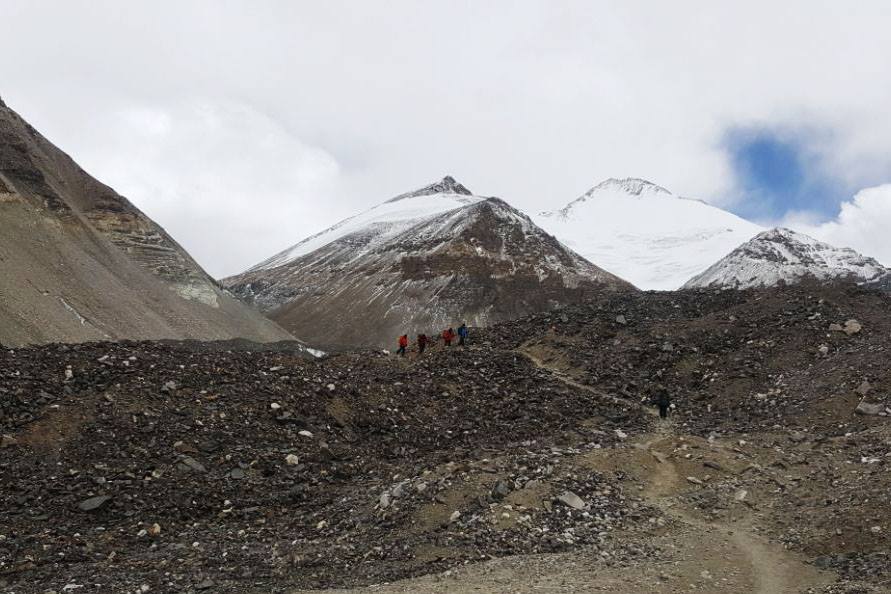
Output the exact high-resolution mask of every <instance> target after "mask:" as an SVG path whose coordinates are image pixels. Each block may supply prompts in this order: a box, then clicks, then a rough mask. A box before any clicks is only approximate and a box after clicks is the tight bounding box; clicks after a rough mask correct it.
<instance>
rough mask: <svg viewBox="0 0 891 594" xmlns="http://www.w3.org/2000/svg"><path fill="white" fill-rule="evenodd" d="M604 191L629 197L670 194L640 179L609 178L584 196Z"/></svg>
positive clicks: (660, 187)
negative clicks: (615, 191)
mask: <svg viewBox="0 0 891 594" xmlns="http://www.w3.org/2000/svg"><path fill="white" fill-rule="evenodd" d="M604 190H620V191H622V192H624V193H625V194H630V195H631V196H640V195H641V194H645V193H646V194H650V193H652V194H669V195H670V194H671V192H669V191H668V190H666V189H665V188H663V187H662V186H659V185H656V184H654V183H653V182H650V181H647V180H645V179H641V178H639V177H624V178H615V177H611V178H609V179H607V180H604V181H602V182H600V183H599V184H597V185H596V186H594V187H593V188H591V189H590V190H588V192H587V193H586V194H594V193H595V192H602V191H604Z"/></svg>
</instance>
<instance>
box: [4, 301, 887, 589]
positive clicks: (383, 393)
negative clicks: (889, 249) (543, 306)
mask: <svg viewBox="0 0 891 594" xmlns="http://www.w3.org/2000/svg"><path fill="white" fill-rule="evenodd" d="M889 305H891V298H889V296H888V295H883V294H880V293H874V292H868V291H862V290H859V289H856V288H853V287H817V286H801V287H798V288H779V289H772V290H765V291H752V292H737V291H723V292H705V291H703V292H677V293H641V294H628V295H615V296H608V297H605V298H604V299H603V300H600V301H596V302H591V303H588V304H585V305H582V306H578V307H572V308H568V309H565V310H561V311H558V312H555V313H552V314H541V315H537V316H534V317H532V318H527V319H525V320H520V321H517V322H511V323H506V324H501V325H498V326H496V327H493V328H491V329H488V330H481V331H478V332H475V333H474V334H473V337H472V340H471V343H470V345H468V346H467V347H465V348H458V347H452V348H450V349H447V348H445V347H441V346H435V347H434V348H432V349H431V350H429V351H428V352H427V353H425V354H424V356H423V357H418V356H417V354H416V353H410V355H409V357H407V358H405V359H402V358H398V357H395V356H390V355H386V354H384V353H372V352H365V353H344V354H338V355H335V356H332V357H330V358H327V359H324V360H321V361H315V360H308V359H306V358H305V357H304V356H302V355H301V354H299V353H297V352H290V351H288V350H287V349H278V350H270V349H266V350H257V351H250V350H246V349H247V348H249V347H245V346H244V345H237V347H236V345H222V346H221V345H219V344H201V343H163V344H162V343H96V344H86V345H50V346H44V347H35V348H28V349H17V350H3V351H0V434H2V443H0V448H2V449H0V591H2V592H15V593H20V594H24V593H31V592H35V593H37V592H39V593H43V592H47V591H55V592H59V593H61V592H69V591H77V592H203V591H209V592H292V591H297V590H309V589H319V588H335V587H336V588H359V587H362V586H365V585H370V584H381V583H385V582H396V585H395V586H393V587H396V588H403V589H399V590H394V591H405V592H411V591H431V592H433V591H437V592H438V591H444V592H445V591H450V592H461V591H465V590H466V591H492V592H495V591H505V592H507V591H511V592H516V591H524V590H523V587H529V588H532V586H531V585H530V584H533V583H535V581H536V580H540V581H541V583H545V581H547V580H551V579H552V578H553V580H554V582H553V583H554V584H557V585H555V586H554V587H555V588H558V589H554V590H547V589H546V588H541V589H539V590H533V589H530V590H529V591H561V590H560V589H559V588H563V590H562V591H579V592H581V591H598V590H597V589H594V588H593V586H591V585H590V584H593V583H594V582H597V580H601V582H597V583H598V584H600V586H603V584H604V583H606V582H602V580H612V581H610V582H609V583H615V584H619V585H618V586H616V589H612V590H611V589H609V588H607V587H606V586H603V588H604V589H605V591H616V592H622V591H626V592H632V591H633V592H637V591H641V592H662V591H664V592H681V591H691V590H700V591H728V592H730V591H734V592H736V591H738V592H746V591H763V592H768V591H795V592H798V591H801V592H807V591H811V592H827V593H828V592H883V591H888V590H889V588H891V556H889V550H891V512H889V509H891V476H889V475H891V473H889V467H891V417H889V416H888V415H889V411H891V409H889V408H888V407H891V394H889V391H888V390H889V386H891V376H889V374H891V371H889V367H888V366H889V360H891V359H889V354H891V319H889V316H888V313H889ZM230 347H231V348H230ZM257 348H260V347H257ZM656 385H663V386H665V387H666V388H667V389H668V390H669V392H670V393H671V395H672V397H673V402H674V405H675V408H674V410H673V414H672V420H671V421H670V422H667V423H666V422H662V421H659V420H658V419H657V418H655V417H654V415H653V414H652V410H651V408H652V407H651V406H650V405H649V403H648V398H649V394H650V392H651V391H652V390H653V389H654V387H655V386H656ZM858 409H859V411H858ZM718 535H722V536H720V538H719V536H718ZM686 546H690V547H694V548H692V549H690V550H686V549H685V547H686ZM696 547H699V548H696ZM517 556H519V557H517ZM505 557H511V558H516V559H525V560H526V561H524V562H523V563H520V564H519V565H517V566H513V565H511V559H501V560H498V559H499V558H505ZM493 559H495V560H494V561H492V560H493ZM487 560H489V561H487ZM580 560H584V562H583V563H582V562H580ZM475 568H481V569H475ZM523 568H525V569H523ZM530 568H535V569H530ZM573 568H575V569H573ZM442 572H445V573H442ZM474 572H476V573H474ZM524 572H525V573H524ZM580 572H581V573H582V574H584V575H579V574H580ZM426 574H436V575H438V576H440V577H438V578H436V580H434V581H429V579H430V578H423V577H418V576H424V575H426ZM570 574H572V575H570ZM442 576H447V577H442ZM461 576H466V577H464V578H462V577H461ZM511 576H514V577H513V578H512V577H511ZM406 578H417V579H419V580H420V581H411V582H398V580H402V579H406ZM462 579H464V580H472V581H473V583H474V587H480V588H482V590H473V589H469V588H465V586H466V585H467V583H466V581H465V582H462V581H461V580H462ZM424 580H428V581H424ZM450 580H451V581H450ZM486 580H493V581H491V582H487V581H486ZM574 580H582V581H581V582H577V581H574ZM585 580H589V581H590V583H589V582H588V581H585ZM591 580H593V581H591ZM623 580H624V581H623ZM632 581H634V584H635V585H634V586H633V587H632V585H631V584H632ZM547 583H549V584H550V583H551V582H550V581H548V582H547ZM399 584H402V585H401V586H400V585H399ZM505 584H507V585H505ZM560 584H562V585H560ZM574 584H575V585H574ZM623 584H624V585H623ZM780 586H782V588H781V587H780ZM787 586H788V588H792V589H788V588H787ZM443 588H445V589H443ZM462 588H465V590H462ZM502 588H506V589H502ZM622 588H624V589H622ZM795 588H798V589H795Z"/></svg>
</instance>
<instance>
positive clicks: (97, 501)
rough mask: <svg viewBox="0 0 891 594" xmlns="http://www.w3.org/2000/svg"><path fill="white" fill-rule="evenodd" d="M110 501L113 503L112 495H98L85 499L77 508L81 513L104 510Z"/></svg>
mask: <svg viewBox="0 0 891 594" xmlns="http://www.w3.org/2000/svg"><path fill="white" fill-rule="evenodd" d="M109 501H111V496H110V495H97V496H95V497H90V498H89V499H84V500H83V501H81V502H80V503H78V504H77V507H78V509H80V510H81V511H85V512H91V511H95V510H97V509H100V508H102V507H103V506H104V505H105V504H106V503H108V502H109Z"/></svg>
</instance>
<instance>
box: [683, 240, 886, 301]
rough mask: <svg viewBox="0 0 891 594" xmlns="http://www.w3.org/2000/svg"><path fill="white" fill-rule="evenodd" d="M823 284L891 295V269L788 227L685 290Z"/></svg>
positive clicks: (711, 269)
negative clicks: (852, 284)
mask: <svg viewBox="0 0 891 594" xmlns="http://www.w3.org/2000/svg"><path fill="white" fill-rule="evenodd" d="M806 278H813V279H816V280H818V281H833V280H850V281H854V282H856V283H858V284H860V285H863V286H867V287H875V288H881V289H885V290H889V289H891V269H888V268H886V267H884V266H883V265H882V264H880V263H879V262H878V261H877V260H875V259H874V258H870V257H868V256H864V255H862V254H860V253H858V252H857V251H855V250H853V249H851V248H839V247H836V246H833V245H830V244H828V243H824V242H822V241H819V240H817V239H814V238H813V237H810V236H808V235H805V234H804V233H799V232H797V231H793V230H791V229H788V228H784V227H775V228H773V229H768V230H767V231H764V232H762V233H759V234H758V235H756V236H755V237H753V238H752V239H750V240H749V241H747V242H745V243H743V244H742V245H740V246H739V247H737V248H736V249H735V250H733V251H732V252H731V253H729V254H728V255H727V256H725V257H724V258H721V259H720V260H718V261H717V262H715V263H714V264H713V265H712V266H710V267H709V268H707V269H706V270H704V271H703V272H702V273H700V274H698V275H696V276H694V277H693V278H691V279H690V280H689V281H687V282H686V283H685V284H684V287H683V288H687V289H689V288H704V287H712V288H718V287H719V288H735V289H749V288H755V287H769V286H774V285H776V284H778V283H787V284H789V283H797V282H800V281H801V280H804V279H806Z"/></svg>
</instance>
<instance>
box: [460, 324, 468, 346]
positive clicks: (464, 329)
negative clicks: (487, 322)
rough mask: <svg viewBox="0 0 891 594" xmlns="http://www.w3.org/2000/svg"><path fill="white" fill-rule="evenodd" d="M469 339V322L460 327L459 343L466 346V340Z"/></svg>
mask: <svg viewBox="0 0 891 594" xmlns="http://www.w3.org/2000/svg"><path fill="white" fill-rule="evenodd" d="M466 340H467V324H461V327H460V328H458V345H460V346H464V342H465V341H466Z"/></svg>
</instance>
